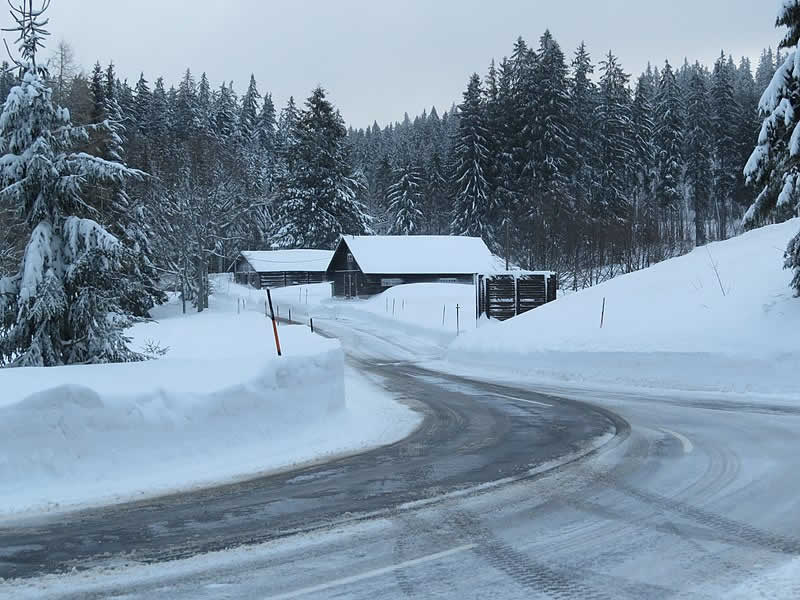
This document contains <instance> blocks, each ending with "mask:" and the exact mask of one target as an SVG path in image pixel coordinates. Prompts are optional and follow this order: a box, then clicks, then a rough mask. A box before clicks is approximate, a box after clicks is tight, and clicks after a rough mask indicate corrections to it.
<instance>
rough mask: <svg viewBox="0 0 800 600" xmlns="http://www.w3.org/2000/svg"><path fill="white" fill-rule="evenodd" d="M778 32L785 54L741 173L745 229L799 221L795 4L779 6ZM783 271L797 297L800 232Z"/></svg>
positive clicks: (799, 34)
mask: <svg viewBox="0 0 800 600" xmlns="http://www.w3.org/2000/svg"><path fill="white" fill-rule="evenodd" d="M776 25H777V26H785V27H788V28H789V30H788V31H787V32H786V35H785V36H784V38H783V40H782V41H781V43H780V48H786V49H788V50H789V53H788V54H787V56H786V58H785V60H784V61H783V63H782V64H781V65H779V66H778V69H777V71H776V72H775V74H774V76H773V77H772V80H771V81H770V83H769V85H768V86H767V88H766V89H765V90H764V94H763V95H762V96H761V100H760V102H759V109H760V110H761V112H762V113H763V114H765V115H766V116H765V118H764V121H763V123H762V125H761V132H760V133H759V135H758V145H757V146H756V147H755V149H754V150H753V153H752V154H751V156H750V159H749V160H748V161H747V164H746V165H745V168H744V174H745V177H746V178H747V181H748V182H750V183H752V184H753V185H756V186H757V188H758V190H759V193H758V196H756V199H755V201H754V202H753V204H752V205H751V206H750V208H749V209H748V210H747V213H745V216H744V226H745V227H756V226H758V225H760V224H763V223H765V222H769V221H770V220H774V221H782V220H785V219H788V218H790V217H792V216H796V215H800V52H798V49H797V44H798V41H800V0H784V2H783V4H782V6H781V9H780V12H779V13H778V19H777V21H776ZM784 265H785V267H786V268H787V269H793V271H794V276H793V277H792V282H791V285H792V287H793V288H794V290H795V292H796V293H797V295H800V232H798V234H797V235H796V236H795V237H794V238H792V240H791V241H790V242H789V245H788V246H787V248H786V253H785V263H784Z"/></svg>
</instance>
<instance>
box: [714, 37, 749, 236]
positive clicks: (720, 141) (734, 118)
mask: <svg viewBox="0 0 800 600" xmlns="http://www.w3.org/2000/svg"><path fill="white" fill-rule="evenodd" d="M711 86H712V87H711V147H712V156H713V189H714V194H713V197H714V204H715V206H716V212H717V228H718V229H717V237H718V238H719V239H725V238H726V237H728V214H729V212H730V209H731V207H732V206H733V201H734V195H735V193H736V186H737V172H738V170H739V169H738V166H739V165H740V164H741V163H740V162H739V152H738V151H737V140H736V135H737V131H736V128H737V124H738V123H739V122H740V120H741V119H742V114H741V110H740V107H739V104H738V102H737V101H736V98H735V96H734V87H733V86H734V67H733V62H732V61H728V60H727V59H726V58H725V54H724V53H720V56H719V58H718V59H717V61H716V63H714V74H713V76H712V84H711Z"/></svg>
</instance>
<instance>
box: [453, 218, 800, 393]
mask: <svg viewBox="0 0 800 600" xmlns="http://www.w3.org/2000/svg"><path fill="white" fill-rule="evenodd" d="M798 225H800V219H794V220H792V221H790V222H787V223H783V224H779V225H772V226H769V227H764V228H761V229H757V230H754V231H750V232H748V233H746V234H744V235H741V236H739V237H737V238H734V239H731V240H727V241H724V242H716V243H712V244H709V245H708V246H706V247H702V248H698V249H696V250H694V251H693V252H691V253H689V254H688V255H685V256H682V257H678V258H674V259H671V260H668V261H664V262H662V263H659V264H657V265H655V266H653V267H651V268H649V269H645V270H642V271H638V272H636V273H631V274H628V275H623V276H620V277H617V278H615V279H612V280H610V281H607V282H605V283H602V284H600V285H597V286H595V287H593V288H589V289H586V290H583V291H581V292H578V293H575V294H570V295H568V296H564V297H562V298H560V299H559V300H557V301H556V302H553V303H550V304H547V305H545V306H542V307H540V308H537V309H535V310H533V311H531V312H529V313H526V314H524V315H520V316H519V317H515V318H514V319H510V320H509V321H506V322H505V323H500V324H492V325H491V326H489V327H482V328H481V329H480V330H478V331H476V332H472V333H470V334H468V335H465V336H463V337H461V338H460V339H458V340H456V341H455V342H454V343H453V344H452V345H451V346H450V348H449V351H448V353H447V356H448V358H450V359H453V360H458V361H467V362H471V363H474V362H480V364H482V365H491V366H496V367H504V368H510V369H513V370H515V371H517V372H519V373H524V374H527V375H532V376H535V377H537V378H542V379H551V380H558V381H561V382H563V381H591V382H593V383H598V382H609V383H615V384H624V385H635V386H648V387H659V388H675V389H692V390H709V391H720V390H721V391H739V392H751V391H759V392H765V393H776V394H781V395H788V396H794V397H795V398H798V399H800V392H798V383H797V373H799V372H800V340H798V337H797V332H798V331H800V299H797V298H794V297H792V293H791V290H790V288H789V280H790V278H791V273H790V272H789V271H786V270H783V269H782V268H781V265H782V258H781V257H782V254H783V250H784V248H785V247H786V242H787V240H788V239H789V238H790V237H791V236H792V235H793V234H794V233H795V232H796V231H797V228H798ZM603 299H605V316H604V323H603V328H602V329H601V328H600V319H601V311H602V306H603Z"/></svg>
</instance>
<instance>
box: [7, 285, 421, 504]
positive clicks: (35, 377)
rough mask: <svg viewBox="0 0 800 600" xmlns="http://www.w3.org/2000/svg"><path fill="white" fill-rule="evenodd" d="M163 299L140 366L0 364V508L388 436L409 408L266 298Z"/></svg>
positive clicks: (144, 327) (106, 497)
mask: <svg viewBox="0 0 800 600" xmlns="http://www.w3.org/2000/svg"><path fill="white" fill-rule="evenodd" d="M249 308H251V309H252V310H245V311H242V312H241V313H240V314H239V313H238V312H237V300H236V298H233V297H231V296H226V295H224V294H218V295H216V296H215V297H213V298H212V309H211V310H209V311H206V312H204V313H202V314H196V313H191V314H188V315H181V314H180V312H179V307H178V305H177V304H171V305H168V306H165V307H160V308H159V309H157V310H158V313H157V315H156V317H157V318H158V322H156V323H147V324H140V325H137V326H136V327H135V328H134V329H133V330H132V331H131V334H132V335H133V338H134V342H133V344H134V346H136V347H137V348H141V347H142V346H144V345H146V344H147V343H148V342H157V343H158V344H160V345H161V346H162V347H164V348H169V350H168V352H167V354H166V355H165V356H164V357H163V358H160V359H158V360H153V361H148V362H144V363H132V364H131V363H129V364H113V365H89V366H77V367H54V368H27V369H22V368H20V369H3V370H0V389H2V390H3V392H4V394H3V396H2V397H1V398H0V481H2V482H3V484H2V486H0V515H2V514H3V513H6V514H8V513H15V512H20V511H29V510H42V509H45V510H55V509H60V508H65V507H70V506H75V505H81V504H95V503H101V502H109V501H116V500H124V499H128V498H132V497H140V496H142V495H151V494H156V493H163V492H167V491H172V490H177V489H185V488H187V487H193V486H198V485H208V484H213V483H216V482H219V481H229V480H231V479H234V478H237V477H244V476H248V475H253V474H256V473H260V472H265V471H269V470H275V469H278V468H282V467H286V466H289V465H293V464H297V463H299V462H305V461H310V460H316V459H319V458H320V457H322V456H324V455H329V454H336V453H343V452H349V451H354V450H357V449H361V448H364V447H369V446H375V445H379V444H382V443H390V442H393V441H395V440H397V439H399V438H401V437H403V436H404V435H407V434H408V433H409V432H410V431H411V430H412V429H413V428H414V427H415V426H416V424H417V423H418V422H419V417H418V415H416V413H413V412H411V411H410V409H407V408H406V407H404V406H402V405H400V404H397V403H396V402H394V401H393V400H392V399H391V398H387V397H385V396H383V395H381V393H380V391H379V390H378V391H376V390H375V389H373V388H372V387H371V385H370V384H368V383H367V382H365V381H363V380H360V379H356V378H354V377H351V376H347V377H346V376H345V371H344V364H343V355H342V351H341V348H340V345H339V343H338V342H337V341H335V340H330V339H326V338H322V337H320V336H316V335H313V334H312V333H311V332H310V331H309V329H308V328H307V327H304V326H300V325H295V326H281V327H280V328H279V333H280V337H281V342H282V350H283V353H284V355H283V357H282V358H280V359H278V358H277V356H276V353H275V347H274V342H273V338H272V330H271V328H270V326H269V322H268V321H267V320H266V319H265V318H264V315H263V309H261V310H256V309H257V308H259V307H258V305H257V303H253V305H252V306H250V307H249Z"/></svg>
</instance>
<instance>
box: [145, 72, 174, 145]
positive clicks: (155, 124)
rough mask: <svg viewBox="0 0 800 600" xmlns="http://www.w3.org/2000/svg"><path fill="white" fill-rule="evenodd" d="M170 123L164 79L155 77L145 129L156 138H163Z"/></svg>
mask: <svg viewBox="0 0 800 600" xmlns="http://www.w3.org/2000/svg"><path fill="white" fill-rule="evenodd" d="M170 125H171V115H170V106H169V100H168V99H167V92H166V90H165V89H164V79H163V78H161V77H159V78H158V79H156V83H155V87H154V88H153V97H152V101H151V103H150V113H149V115H148V119H147V131H148V132H149V134H150V135H151V136H152V137H154V138H156V139H160V138H163V137H164V136H165V135H166V134H167V131H168V130H169V127H170Z"/></svg>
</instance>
